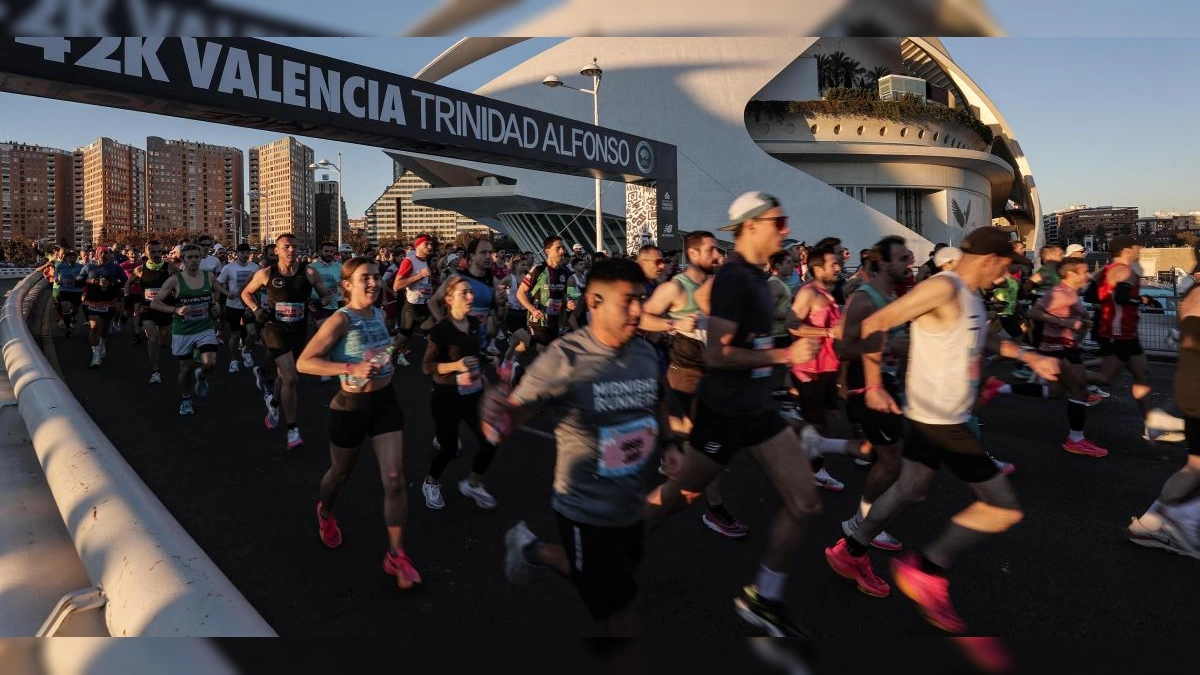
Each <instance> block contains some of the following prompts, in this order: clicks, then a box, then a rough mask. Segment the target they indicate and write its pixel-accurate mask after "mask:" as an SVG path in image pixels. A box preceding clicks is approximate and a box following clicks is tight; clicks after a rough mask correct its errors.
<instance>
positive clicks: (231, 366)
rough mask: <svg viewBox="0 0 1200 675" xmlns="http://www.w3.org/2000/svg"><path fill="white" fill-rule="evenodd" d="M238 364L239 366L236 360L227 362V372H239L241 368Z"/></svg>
mask: <svg viewBox="0 0 1200 675" xmlns="http://www.w3.org/2000/svg"><path fill="white" fill-rule="evenodd" d="M238 364H239V361H238V360H237V359H233V360H231V361H230V362H229V372H231V373H236V372H238V371H239V370H241V367H240V366H239V365H238Z"/></svg>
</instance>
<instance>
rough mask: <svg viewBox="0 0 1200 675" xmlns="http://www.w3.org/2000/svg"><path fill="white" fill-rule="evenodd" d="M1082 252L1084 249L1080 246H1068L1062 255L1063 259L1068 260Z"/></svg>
mask: <svg viewBox="0 0 1200 675" xmlns="http://www.w3.org/2000/svg"><path fill="white" fill-rule="evenodd" d="M1083 251H1084V248H1083V247H1082V246H1080V245H1079V244H1071V245H1070V246H1068V247H1067V250H1066V252H1065V253H1064V254H1063V257H1064V258H1070V257H1071V256H1074V255H1078V254H1080V253H1083Z"/></svg>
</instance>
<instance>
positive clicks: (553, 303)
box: [546, 299, 563, 316]
mask: <svg viewBox="0 0 1200 675" xmlns="http://www.w3.org/2000/svg"><path fill="white" fill-rule="evenodd" d="M562 306H563V301H562V300H561V299H559V300H554V299H551V300H547V301H546V314H549V315H550V316H558V314H559V312H561V311H562Z"/></svg>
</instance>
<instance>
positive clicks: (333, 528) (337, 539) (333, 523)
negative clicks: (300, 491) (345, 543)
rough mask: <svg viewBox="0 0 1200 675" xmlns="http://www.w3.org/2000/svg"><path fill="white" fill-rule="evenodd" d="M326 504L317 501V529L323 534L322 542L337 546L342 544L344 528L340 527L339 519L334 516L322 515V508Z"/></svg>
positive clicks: (332, 546) (331, 546)
mask: <svg viewBox="0 0 1200 675" xmlns="http://www.w3.org/2000/svg"><path fill="white" fill-rule="evenodd" d="M323 506H324V504H322V503H321V502H317V531H318V532H319V533H320V534H321V543H322V544H325V545H326V546H328V547H329V548H337V547H339V546H341V545H342V530H341V529H340V528H338V524H337V520H336V519H335V518H334V517H333V516H329V517H328V518H326V517H325V516H322V515H321V509H322V508H323Z"/></svg>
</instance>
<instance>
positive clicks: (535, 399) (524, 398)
mask: <svg viewBox="0 0 1200 675" xmlns="http://www.w3.org/2000/svg"><path fill="white" fill-rule="evenodd" d="M570 374H571V367H570V363H569V360H568V358H567V354H566V352H564V351H563V349H562V345H561V343H560V341H555V342H552V343H551V344H550V348H549V349H547V350H546V351H545V352H544V353H542V355H541V356H539V357H537V359H536V360H534V362H533V363H532V364H531V365H530V366H529V370H527V371H526V372H525V375H524V376H523V377H522V378H521V382H520V384H518V385H517V388H516V389H515V390H513V393H512V395H513V396H514V397H516V398H517V400H519V401H521V403H522V405H527V406H541V405H545V404H547V403H550V402H552V401H553V400H555V399H558V398H560V397H562V396H565V395H566V393H567V389H568V388H569V380H570Z"/></svg>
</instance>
